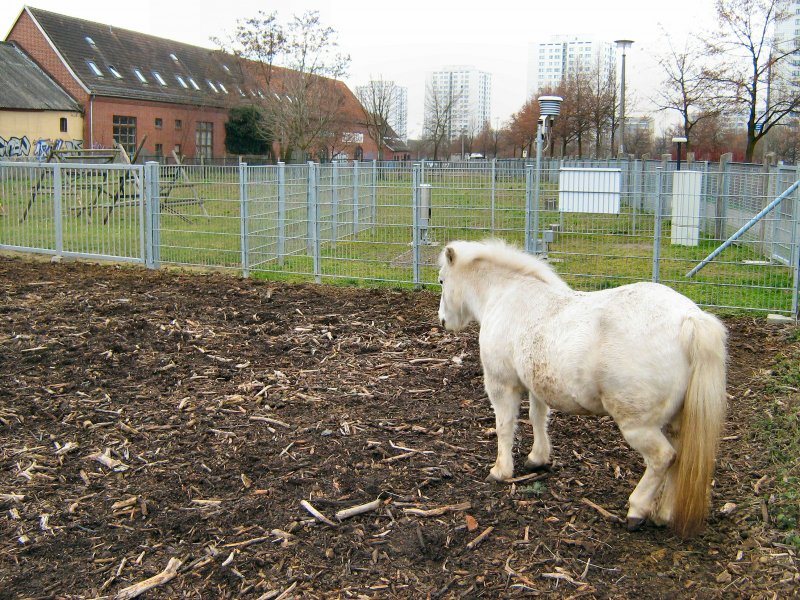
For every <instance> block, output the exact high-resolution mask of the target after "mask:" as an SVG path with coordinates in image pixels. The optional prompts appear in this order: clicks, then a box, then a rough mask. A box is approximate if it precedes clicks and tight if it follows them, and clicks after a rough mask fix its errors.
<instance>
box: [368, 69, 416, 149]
mask: <svg viewBox="0 0 800 600" xmlns="http://www.w3.org/2000/svg"><path fill="white" fill-rule="evenodd" d="M372 93H375V94H376V95H377V96H381V95H382V94H387V95H388V96H389V97H388V98H386V100H387V101H388V104H387V106H388V113H389V114H388V118H387V119H386V120H387V121H388V123H389V126H390V127H391V128H392V129H393V130H394V132H395V133H396V134H397V137H399V138H400V139H402V140H403V141H406V140H408V88H407V87H404V86H400V85H397V84H396V83H395V82H394V81H384V80H382V79H381V80H374V81H370V82H369V84H368V85H359V86H356V96H357V97H358V98H359V99H362V98H364V97H369V95H370V94H372Z"/></svg>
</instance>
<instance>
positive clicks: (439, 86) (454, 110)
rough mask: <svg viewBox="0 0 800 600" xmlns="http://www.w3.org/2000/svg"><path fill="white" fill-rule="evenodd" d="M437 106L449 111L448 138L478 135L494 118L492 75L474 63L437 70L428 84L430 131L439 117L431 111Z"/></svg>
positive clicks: (426, 100)
mask: <svg viewBox="0 0 800 600" xmlns="http://www.w3.org/2000/svg"><path fill="white" fill-rule="evenodd" d="M432 95H435V99H436V102H433V99H434V96H432ZM434 105H437V106H438V107H439V110H444V111H445V112H446V117H447V135H446V137H448V138H449V139H451V140H453V139H456V138H458V137H459V136H460V135H462V134H466V135H475V134H477V133H478V132H479V131H480V130H481V129H483V127H484V125H485V124H486V123H488V122H489V120H490V118H491V113H492V76H491V75H490V74H489V73H485V72H483V71H479V70H478V69H476V68H475V67H472V66H452V67H445V68H444V69H442V70H440V71H434V72H432V73H430V74H429V75H428V81H427V84H426V86H425V129H426V130H430V120H431V119H432V118H435V116H434V115H433V114H431V107H432V106H434ZM440 117H441V115H440Z"/></svg>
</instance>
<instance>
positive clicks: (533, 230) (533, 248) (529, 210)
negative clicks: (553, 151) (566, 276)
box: [525, 160, 542, 254]
mask: <svg viewBox="0 0 800 600" xmlns="http://www.w3.org/2000/svg"><path fill="white" fill-rule="evenodd" d="M540 166H541V165H539V163H538V160H537V167H540ZM541 175H542V174H541V170H540V169H539V168H537V169H535V170H534V165H532V164H527V165H525V251H526V252H529V253H530V254H536V253H537V252H538V249H539V248H538V242H539V240H538V236H539V184H540V182H541Z"/></svg>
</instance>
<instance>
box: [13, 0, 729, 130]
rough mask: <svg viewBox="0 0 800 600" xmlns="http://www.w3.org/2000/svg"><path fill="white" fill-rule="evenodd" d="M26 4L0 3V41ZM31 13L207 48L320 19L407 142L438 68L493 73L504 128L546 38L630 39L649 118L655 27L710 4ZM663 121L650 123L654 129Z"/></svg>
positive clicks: (633, 92)
mask: <svg viewBox="0 0 800 600" xmlns="http://www.w3.org/2000/svg"><path fill="white" fill-rule="evenodd" d="M24 5H25V2H21V1H18V0H3V1H2V2H0V31H2V33H3V36H4V37H5V35H6V34H7V33H8V30H9V29H10V28H11V26H12V25H13V23H14V20H15V19H16V17H17V15H18V14H19V13H20V11H21V10H22V8H23V6H24ZM30 5H31V6H35V7H37V8H41V9H44V10H52V11H54V12H60V13H64V14H68V15H70V16H74V17H79V18H83V19H88V20H92V21H98V22H101V23H108V24H110V25H114V26H116V27H124V28H126V29H132V30H135V31H140V32H143V33H149V34H152V35H156V36H159V37H165V38H169V39H174V40H178V41H181V42H185V43H189V44H195V45H199V46H206V47H213V44H211V42H210V41H209V39H210V38H211V37H213V36H222V35H224V34H225V33H227V32H230V31H232V30H233V28H234V26H235V23H236V19H237V18H246V17H250V16H254V15H255V14H256V13H257V12H258V11H259V10H264V11H267V12H269V11H272V10H277V12H278V14H279V16H280V18H281V20H283V21H286V20H288V19H289V18H290V17H291V16H292V15H293V14H300V13H302V12H303V11H305V10H317V11H319V12H320V15H321V17H322V20H323V22H324V23H325V24H326V25H329V26H331V27H333V28H334V29H335V30H336V31H337V32H338V39H339V43H340V46H341V47H342V49H343V51H345V52H347V53H349V54H350V57H351V59H352V63H351V66H350V74H349V76H348V77H347V78H346V79H345V82H346V83H347V84H348V85H349V86H350V88H351V89H353V90H355V86H356V85H360V84H364V83H366V82H367V81H368V80H369V78H370V76H372V77H375V78H377V77H379V76H382V77H383V78H384V79H389V80H394V81H396V82H397V83H398V84H399V85H403V86H406V87H407V88H408V102H409V120H408V124H409V135H411V136H415V135H419V133H420V130H421V127H422V113H423V104H424V93H425V76H426V73H427V72H428V71H431V70H436V69H439V68H441V67H444V66H446V65H454V64H458V65H461V64H465V65H474V66H475V67H477V68H478V69H481V70H483V71H487V72H489V73H491V75H492V124H493V125H494V124H496V123H498V122H499V123H500V124H502V123H503V122H505V121H506V120H507V119H508V117H509V116H510V115H511V114H512V113H513V112H514V111H516V110H518V109H519V108H520V106H521V105H522V103H523V102H524V101H525V90H526V83H527V67H528V65H527V59H528V45H529V43H531V42H535V41H537V40H539V39H541V38H542V37H544V36H548V35H551V34H577V35H586V36H591V37H597V38H603V39H608V40H610V41H613V40H615V39H618V38H628V39H632V40H634V42H635V43H634V45H633V47H632V48H631V49H630V50H629V51H628V55H627V61H626V63H627V69H626V86H627V89H628V94H626V96H627V103H626V114H628V115H633V114H636V113H637V112H640V111H644V110H649V109H650V105H649V103H648V102H647V99H648V98H649V97H650V96H651V95H652V90H653V88H654V86H657V85H658V84H659V82H660V80H661V78H662V76H661V73H660V72H659V67H658V66H657V65H656V64H655V62H654V60H653V54H654V53H657V52H658V51H659V50H660V47H661V46H662V45H663V37H662V29H663V30H666V31H668V32H670V35H671V36H673V38H674V39H675V40H676V42H677V43H678V45H682V43H683V40H684V39H685V38H686V36H687V35H688V34H689V33H691V32H694V33H699V32H701V31H702V30H703V29H707V28H710V27H712V25H713V22H714V11H713V7H714V2H713V0H672V1H671V2H668V3H650V2H643V1H642V0H620V1H616V2H615V1H610V2H597V1H596V0H567V1H566V2H549V3H541V2H537V1H536V0H528V1H526V2H497V3H491V2H481V3H472V2H453V1H449V0H446V1H439V2H435V3H434V2H431V1H430V0H427V1H421V0H405V1H404V2H402V3H398V4H392V3H379V4H375V3H362V2H348V3H342V2H332V1H311V0H303V1H300V0H289V1H282V2H280V3H278V2H269V1H264V0H260V1H255V0H227V1H226V2H218V1H215V2H209V1H207V0H158V1H156V0H139V1H138V2H136V3H127V2H126V3H123V2H114V1H108V0H106V1H102V0H66V1H65V0H31V2H30ZM467 7H469V8H467ZM665 121H666V116H664V115H660V116H659V115H656V122H657V125H658V126H660V125H662V124H663V123H664V122H665Z"/></svg>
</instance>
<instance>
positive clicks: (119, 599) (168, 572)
mask: <svg viewBox="0 0 800 600" xmlns="http://www.w3.org/2000/svg"><path fill="white" fill-rule="evenodd" d="M180 566H181V561H179V560H178V559H177V558H170V559H169V562H168V563H167V567H166V568H165V569H164V570H163V571H161V573H159V574H158V575H153V576H152V577H151V578H150V579H145V580H144V581H140V582H139V583H136V584H134V585H131V586H128V587H126V588H124V589H121V590H120V591H119V592H117V595H116V596H114V600H129V599H130V598H136V597H137V596H140V595H141V594H144V593H145V592H146V591H148V590H152V589H153V588H155V587H158V586H160V585H164V584H165V583H167V582H168V581H171V580H172V579H173V578H174V577H175V575H177V573H178V568H179V567H180Z"/></svg>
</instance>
